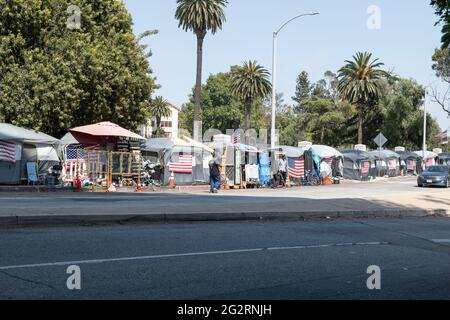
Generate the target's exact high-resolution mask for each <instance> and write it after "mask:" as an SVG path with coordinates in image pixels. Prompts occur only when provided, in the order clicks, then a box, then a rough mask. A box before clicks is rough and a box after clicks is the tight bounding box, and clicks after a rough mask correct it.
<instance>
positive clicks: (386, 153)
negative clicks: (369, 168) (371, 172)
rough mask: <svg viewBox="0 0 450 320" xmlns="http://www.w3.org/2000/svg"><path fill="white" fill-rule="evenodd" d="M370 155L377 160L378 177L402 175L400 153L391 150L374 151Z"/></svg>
mask: <svg viewBox="0 0 450 320" xmlns="http://www.w3.org/2000/svg"><path fill="white" fill-rule="evenodd" d="M369 153H370V154H371V155H372V156H373V157H374V158H375V166H376V175H377V176H378V177H384V176H389V177H396V176H399V175H400V155H399V154H398V153H396V152H393V151H390V150H374V151H371V152H369Z"/></svg>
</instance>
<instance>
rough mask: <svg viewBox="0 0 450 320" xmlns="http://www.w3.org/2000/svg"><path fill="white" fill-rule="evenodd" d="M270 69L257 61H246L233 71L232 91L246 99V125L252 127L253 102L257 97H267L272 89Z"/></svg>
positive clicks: (248, 127)
mask: <svg viewBox="0 0 450 320" xmlns="http://www.w3.org/2000/svg"><path fill="white" fill-rule="evenodd" d="M269 75H270V74H269V71H267V70H266V69H264V68H263V67H262V66H260V65H259V64H258V63H257V62H256V61H246V62H244V64H243V65H242V66H240V67H236V68H233V70H232V71H231V91H232V92H233V94H235V95H236V96H238V97H240V98H242V99H244V100H245V127H246V129H247V130H248V129H250V128H251V114H252V107H253V102H254V101H255V99H256V98H265V97H266V96H268V95H269V93H270V92H271V90H272V84H271V83H270V81H269Z"/></svg>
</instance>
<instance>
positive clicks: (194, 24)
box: [175, 0, 228, 136]
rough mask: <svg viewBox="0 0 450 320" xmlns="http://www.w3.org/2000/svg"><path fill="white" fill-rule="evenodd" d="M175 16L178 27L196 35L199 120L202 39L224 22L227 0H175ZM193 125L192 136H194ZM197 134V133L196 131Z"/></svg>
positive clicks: (196, 118)
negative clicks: (176, 5)
mask: <svg viewBox="0 0 450 320" xmlns="http://www.w3.org/2000/svg"><path fill="white" fill-rule="evenodd" d="M177 4H178V7H177V10H176V12H175V18H176V19H177V20H178V21H179V24H178V27H179V28H183V29H184V30H185V31H192V32H194V34H195V35H196V36H197V78H196V83H195V94H194V99H195V111H194V121H200V112H201V96H202V67H203V41H204V39H205V36H206V34H207V32H208V31H211V33H212V34H215V33H216V32H217V31H218V30H221V29H222V26H223V23H224V22H225V20H226V18H225V12H224V9H225V8H226V6H227V4H228V1H227V0H177ZM196 129H197V128H196V127H195V125H194V136H196V132H195V131H196ZM197 134H198V133H197Z"/></svg>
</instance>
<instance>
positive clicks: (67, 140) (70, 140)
mask: <svg viewBox="0 0 450 320" xmlns="http://www.w3.org/2000/svg"><path fill="white" fill-rule="evenodd" d="M71 144H80V141H78V140H77V139H75V137H74V136H73V134H71V133H70V132H68V133H66V135H65V136H64V137H62V138H61V145H62V146H70V145H71Z"/></svg>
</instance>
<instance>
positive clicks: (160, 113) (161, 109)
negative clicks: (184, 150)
mask: <svg viewBox="0 0 450 320" xmlns="http://www.w3.org/2000/svg"><path fill="white" fill-rule="evenodd" d="M150 112H151V114H152V116H153V117H155V118H156V130H155V132H158V131H159V129H161V119H162V118H163V117H169V116H170V108H169V103H168V102H167V101H166V100H164V98H163V97H161V96H158V97H155V98H154V99H152V100H151V102H150Z"/></svg>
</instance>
